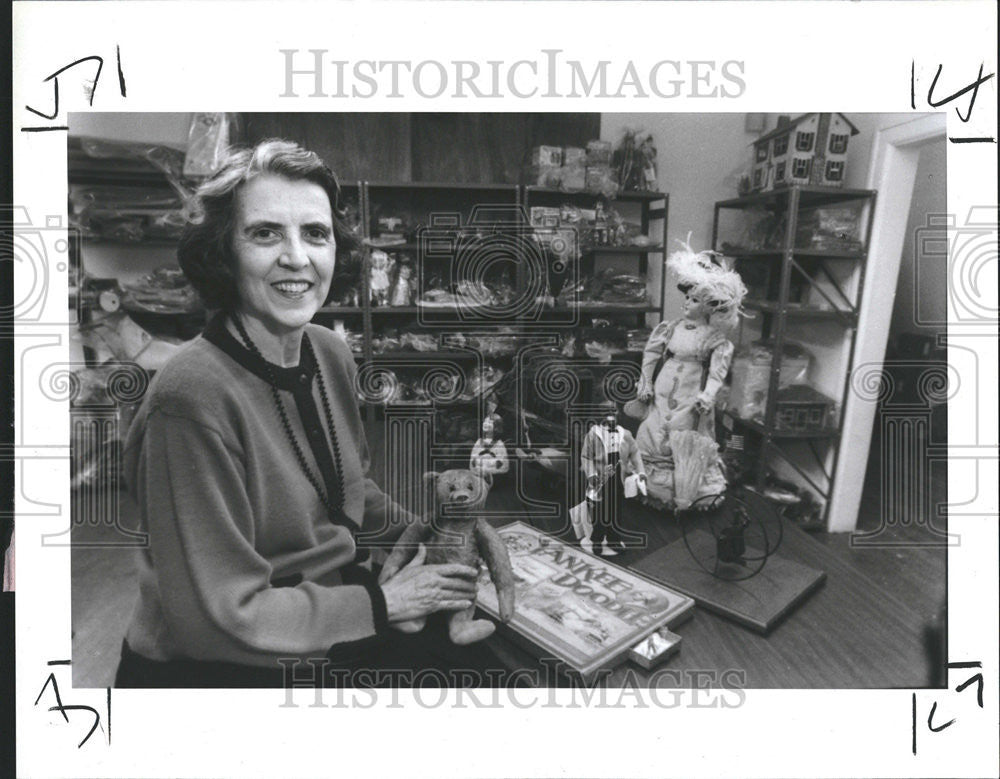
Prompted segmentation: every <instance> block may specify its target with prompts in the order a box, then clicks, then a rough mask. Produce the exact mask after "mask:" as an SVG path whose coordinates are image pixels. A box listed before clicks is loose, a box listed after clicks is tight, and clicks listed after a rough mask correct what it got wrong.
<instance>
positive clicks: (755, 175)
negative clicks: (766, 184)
mask: <svg viewBox="0 0 1000 779" xmlns="http://www.w3.org/2000/svg"><path fill="white" fill-rule="evenodd" d="M761 173H763V169H762V168H757V170H755V171H754V172H753V185H754V186H755V187H759V186H760V183H761Z"/></svg>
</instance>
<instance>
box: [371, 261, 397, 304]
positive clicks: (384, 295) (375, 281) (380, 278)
mask: <svg viewBox="0 0 1000 779" xmlns="http://www.w3.org/2000/svg"><path fill="white" fill-rule="evenodd" d="M392 265H393V262H392V260H391V259H389V255H388V254H386V253H385V252H384V251H382V250H381V249H373V250H372V255H371V275H370V277H369V289H370V291H371V302H372V304H373V305H376V306H384V305H386V303H387V302H388V300H389V276H390V274H391V273H392Z"/></svg>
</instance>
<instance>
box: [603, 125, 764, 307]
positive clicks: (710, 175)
mask: <svg viewBox="0 0 1000 779" xmlns="http://www.w3.org/2000/svg"><path fill="white" fill-rule="evenodd" d="M745 120H746V114H625V113H621V114H602V115H601V139H602V140H606V141H611V142H612V143H614V144H615V145H616V146H617V145H618V143H619V141H621V138H622V134H623V131H624V130H625V129H626V128H630V129H637V130H642V131H645V132H646V133H651V134H652V136H653V141H654V143H655V145H656V151H657V162H658V169H659V177H658V178H659V190H660V191H661V192H667V193H668V194H669V195H670V212H669V214H668V220H667V238H668V241H667V243H668V245H667V250H668V252H669V251H673V250H675V249H677V248H678V244H677V243H676V240H675V239H680V240H686V239H687V234H688V232H689V231H690V232H691V246H692V248H693V249H694V250H695V251H699V250H701V249H711V248H712V246H711V241H712V213H713V206H714V204H715V201H717V200H725V199H727V198H732V197H736V195H737V191H736V187H737V184H738V182H739V174H740V173H742V172H743V170H744V169H745V168H747V167H749V165H750V153H751V149H750V146H749V144H750V143H751V142H752V141H753V139H754V138H755V137H756V135H754V134H750V133H747V132H746V130H745V129H744V126H745ZM656 259H657V256H656V255H650V264H649V274H650V278H649V286H650V292H651V294H652V295H653V299H654V300H658V296H659V294H660V271H661V267H660V265H658V264H657V262H656ZM680 303H681V296H680V293H679V292H678V291H677V289H676V287H675V285H674V284H668V287H667V296H666V307H665V309H666V316H667V317H668V318H670V317H673V316H677V315H679V313H680Z"/></svg>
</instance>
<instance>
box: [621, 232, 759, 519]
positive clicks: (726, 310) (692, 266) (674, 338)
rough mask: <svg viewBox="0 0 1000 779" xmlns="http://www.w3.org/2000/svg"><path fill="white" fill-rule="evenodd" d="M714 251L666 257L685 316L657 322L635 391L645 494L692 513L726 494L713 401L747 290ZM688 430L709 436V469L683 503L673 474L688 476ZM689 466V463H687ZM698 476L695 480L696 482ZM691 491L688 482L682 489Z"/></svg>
mask: <svg viewBox="0 0 1000 779" xmlns="http://www.w3.org/2000/svg"><path fill="white" fill-rule="evenodd" d="M722 263H723V261H722V259H721V258H718V257H717V256H716V255H714V253H712V252H700V253H695V252H693V251H692V250H691V247H690V246H688V245H687V244H684V250H682V251H678V252H675V253H673V254H671V255H670V258H669V259H668V260H667V268H668V269H669V270H671V271H673V272H674V273H675V274H676V276H677V279H678V285H677V286H678V289H680V291H681V292H682V293H684V302H683V303H682V311H681V316H680V317H679V318H677V319H672V320H667V321H664V322H661V323H660V324H659V325H657V326H656V327H655V328H654V329H653V332H652V333H651V334H650V336H649V340H648V341H647V342H646V347H645V349H644V351H643V359H642V370H641V375H640V378H639V381H638V384H637V387H636V399H637V401H638V403H633V404H631V408H635V406H636V405H638V406H639V407H640V408H641V409H642V411H643V412H644V414H645V418H644V419H643V421H642V424H641V425H640V426H639V430H638V433H637V434H636V443H637V444H638V446H639V451H640V452H641V453H642V458H643V462H644V463H645V465H646V474H647V489H648V491H649V498H650V499H651V502H652V503H654V504H661V505H662V506H664V507H669V508H682V509H683V508H687V507H689V506H690V505H692V504H694V505H695V507H698V504H699V502H700V503H701V504H702V505H704V504H705V503H706V501H700V499H701V498H706V497H708V496H713V495H720V494H722V493H723V492H724V491H725V488H726V480H725V476H724V474H723V470H722V465H721V461H720V460H719V456H718V452H717V447H716V445H715V414H714V411H715V400H716V396H717V394H718V392H719V390H720V389H721V388H722V386H723V382H724V381H725V378H726V374H727V373H728V372H729V365H730V363H731V361H732V358H733V343H732V341H730V340H729V338H728V333H729V331H730V330H731V329H732V327H733V326H734V325H735V323H736V321H737V317H738V316H739V314H740V305H741V303H742V301H743V297H744V296H745V295H746V288H745V287H744V286H743V282H742V281H741V280H740V277H739V274H737V273H736V272H735V271H732V270H729V269H728V268H727V267H725V265H724V264H722ZM684 431H697V432H698V433H700V434H702V435H703V436H705V438H704V439H699V441H700V442H701V443H702V444H704V448H703V449H702V451H701V452H700V456H701V459H702V460H703V461H704V467H703V468H701V469H699V470H700V474H699V476H700V483H696V484H695V485H693V487H692V488H691V489H686V490H685V493H686V494H685V496H684V500H683V501H681V502H680V504H679V503H678V500H677V487H678V486H680V485H678V484H675V476H676V473H675V470H682V471H684V472H685V473H690V471H691V469H690V468H684V469H675V465H676V464H675V462H674V451H673V449H674V448H678V449H679V448H680V447H677V446H674V447H672V446H671V437H674V438H675V443H676V442H677V441H678V440H680V439H685V440H684V443H685V446H684V449H683V451H685V452H688V451H690V450H691V446H690V443H691V441H690V440H689V439H691V438H692V436H681V437H680V439H678V434H679V433H682V432H684ZM685 465H687V463H685ZM699 476H696V477H695V479H699ZM685 486H686V487H691V485H685Z"/></svg>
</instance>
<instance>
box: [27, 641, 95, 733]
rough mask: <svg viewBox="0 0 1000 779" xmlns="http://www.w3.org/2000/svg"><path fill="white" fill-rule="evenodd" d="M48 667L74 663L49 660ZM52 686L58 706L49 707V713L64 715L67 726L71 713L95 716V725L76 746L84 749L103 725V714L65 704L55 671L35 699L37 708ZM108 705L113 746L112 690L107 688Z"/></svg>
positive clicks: (82, 705) (87, 707) (84, 707)
mask: <svg viewBox="0 0 1000 779" xmlns="http://www.w3.org/2000/svg"><path fill="white" fill-rule="evenodd" d="M46 665H47V666H49V667H52V666H70V665H72V661H70V660H49V661H48V662H47V663H46ZM50 686H51V688H52V693H53V695H54V696H55V701H56V705H55V706H49V708H48V711H50V712H51V711H58V712H59V713H60V714H61V715H62V718H63V720H64V721H65V722H66V723H67V724H69V721H70V718H69V713H70V712H76V711H81V712H90V714H92V715H93V716H94V724H93V725H91V726H90V730H88V731H87V734H86V735H85V736H84V737H83V740H82V741H80V743H79V744H77V745H76V748H77V749H80V748H81V747H83V745H84V744H86V743H87V742H88V741H90V738H91V736H93V735H94V733H95V732H96V731H97V729H98V728H99V727H100V725H101V714H100V712H98V711H97V709H96V708H94V707H93V706H87V705H85V704H73V703H63V699H62V695H61V694H60V693H59V681H58V680H57V679H56V675H55V672H54V671H51V672H50V673H49V675H48V677H47V678H46V679H45V683H44V684H43V685H42V689H41V690H40V691H39V693H38V697H37V698H35V703H34V705H35V706H37V705H38V702H39V701H40V700H41V699H42V696H43V695H44V694H45V691H46V690H47V689H48V688H49V687H50ZM106 705H107V726H108V727H107V734H108V745H110V744H111V688H110V687H108V688H107V693H106Z"/></svg>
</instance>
